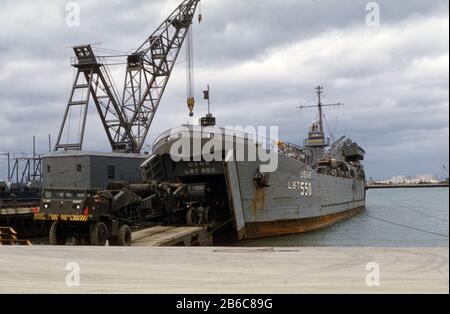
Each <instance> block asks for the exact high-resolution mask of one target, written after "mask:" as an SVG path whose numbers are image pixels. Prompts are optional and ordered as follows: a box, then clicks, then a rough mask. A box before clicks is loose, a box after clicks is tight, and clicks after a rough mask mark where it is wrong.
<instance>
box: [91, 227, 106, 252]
mask: <svg viewBox="0 0 450 314" xmlns="http://www.w3.org/2000/svg"><path fill="white" fill-rule="evenodd" d="M106 241H108V227H107V226H106V224H104V223H103V222H96V223H95V224H94V226H93V227H92V230H91V244H92V245H93V246H105V245H106Z"/></svg>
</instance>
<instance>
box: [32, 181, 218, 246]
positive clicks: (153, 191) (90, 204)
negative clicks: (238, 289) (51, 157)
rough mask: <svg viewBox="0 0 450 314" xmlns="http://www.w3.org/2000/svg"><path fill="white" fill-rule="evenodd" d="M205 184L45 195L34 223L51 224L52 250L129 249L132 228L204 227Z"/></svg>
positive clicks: (148, 185) (111, 187) (114, 187)
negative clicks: (69, 244) (71, 247)
mask: <svg viewBox="0 0 450 314" xmlns="http://www.w3.org/2000/svg"><path fill="white" fill-rule="evenodd" d="M209 193H210V189H209V188H208V184H205V183H196V184H181V183H158V182H156V181H151V182H148V183H143V184H127V183H122V182H117V183H112V184H110V185H109V186H108V188H107V190H92V189H46V190H45V191H44V197H43V199H42V203H41V206H40V208H38V209H37V213H36V214H35V220H41V221H50V222H51V227H50V233H49V240H50V244H51V245H65V244H66V242H67V240H68V239H70V238H73V240H74V244H75V245H83V244H84V245H94V246H104V245H106V243H107V241H108V242H109V245H110V246H130V245H131V228H143V227H149V226H154V225H161V224H170V225H176V224H183V225H194V224H195V225H200V224H203V223H207V221H208V214H207V209H206V210H205V209H204V208H203V207H202V204H206V203H207V202H208V199H209V198H210V195H209Z"/></svg>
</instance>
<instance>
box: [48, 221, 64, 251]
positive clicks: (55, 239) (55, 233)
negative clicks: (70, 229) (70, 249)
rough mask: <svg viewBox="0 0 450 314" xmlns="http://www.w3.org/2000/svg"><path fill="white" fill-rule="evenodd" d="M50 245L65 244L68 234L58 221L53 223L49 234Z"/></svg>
mask: <svg viewBox="0 0 450 314" xmlns="http://www.w3.org/2000/svg"><path fill="white" fill-rule="evenodd" d="M49 240H50V245H65V244H66V241H67V235H65V233H64V230H63V228H62V227H61V225H60V223H59V222H58V221H55V222H54V223H52V226H51V227H50V235H49Z"/></svg>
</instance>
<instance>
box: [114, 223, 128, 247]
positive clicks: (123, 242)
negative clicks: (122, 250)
mask: <svg viewBox="0 0 450 314" xmlns="http://www.w3.org/2000/svg"><path fill="white" fill-rule="evenodd" d="M117 244H118V245H119V246H131V229H130V227H129V226H128V225H122V226H121V227H120V228H119V235H118V236H117Z"/></svg>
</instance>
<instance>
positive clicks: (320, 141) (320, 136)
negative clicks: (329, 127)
mask: <svg viewBox="0 0 450 314" xmlns="http://www.w3.org/2000/svg"><path fill="white" fill-rule="evenodd" d="M316 93H317V105H313V106H300V107H298V108H299V109H304V108H316V107H317V110H318V115H319V119H318V121H317V122H314V123H313V126H312V127H311V130H310V132H309V134H308V138H307V139H306V142H305V146H307V147H316V148H323V147H326V146H328V145H329V139H325V132H324V127H323V107H334V106H343V105H344V104H342V103H337V104H323V103H322V94H323V86H317V87H316ZM317 124H318V125H317Z"/></svg>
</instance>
